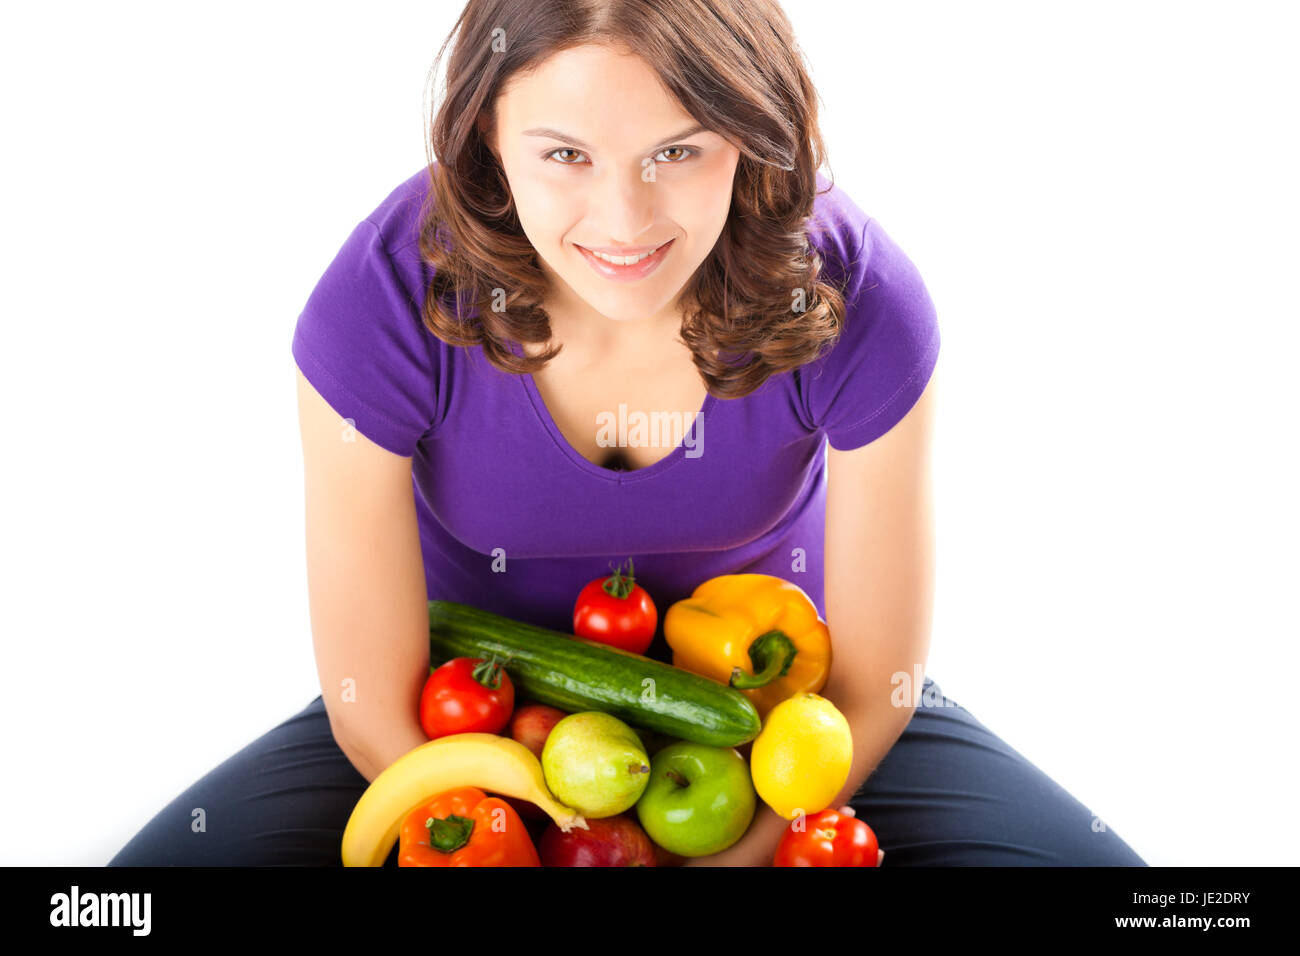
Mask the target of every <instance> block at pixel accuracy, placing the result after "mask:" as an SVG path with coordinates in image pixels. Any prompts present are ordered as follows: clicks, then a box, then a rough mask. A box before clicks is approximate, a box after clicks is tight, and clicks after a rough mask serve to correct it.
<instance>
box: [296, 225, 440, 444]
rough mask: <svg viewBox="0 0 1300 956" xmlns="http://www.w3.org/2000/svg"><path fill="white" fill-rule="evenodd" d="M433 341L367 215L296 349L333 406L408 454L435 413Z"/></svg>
mask: <svg viewBox="0 0 1300 956" xmlns="http://www.w3.org/2000/svg"><path fill="white" fill-rule="evenodd" d="M434 339H435V336H434V335H433V333H432V332H430V331H429V330H428V329H427V328H426V327H425V326H424V323H423V321H422V318H421V316H420V308H419V305H418V304H417V302H416V300H415V298H414V297H413V291H412V290H411V289H409V288H408V287H407V284H406V283H404V282H403V279H402V277H401V276H400V275H399V272H398V270H397V268H396V267H395V265H394V262H393V259H392V258H391V257H390V255H389V253H388V252H387V251H386V249H385V244H384V240H383V237H382V235H381V233H380V231H379V228H378V227H377V226H376V225H375V224H374V223H373V222H371V221H370V220H369V219H363V220H362V221H361V222H360V223H358V224H357V227H356V228H355V229H354V230H353V231H352V234H351V235H350V236H348V238H347V240H346V241H345V242H344V243H343V247H342V248H341V249H340V250H339V251H338V253H337V255H335V257H334V261H333V262H331V263H330V264H329V266H328V268H326V270H325V274H324V275H323V276H321V278H320V281H319V282H318V283H317V284H316V287H315V289H313V290H312V292H311V295H310V297H309V298H308V300H307V304H306V306H305V307H304V308H303V311H302V313H301V314H300V315H299V316H298V323H297V326H296V327H295V329H294V334H293V347H292V351H293V357H294V360H295V361H296V362H297V363H298V368H299V369H301V370H302V374H303V375H304V376H305V377H306V379H307V381H309V382H311V384H312V385H313V386H314V387H315V388H316V390H317V391H318V392H320V394H321V396H322V397H323V398H324V399H325V400H326V401H327V402H329V404H330V407H331V408H333V409H334V410H335V411H336V412H338V414H339V415H340V416H341V417H343V418H345V419H352V421H353V426H354V427H355V428H356V430H357V431H359V432H361V434H363V435H365V436H366V437H367V438H369V439H370V440H371V441H373V442H374V443H375V444H377V445H380V446H381V447H383V448H386V449H388V450H389V451H391V452H393V454H395V455H401V456H403V457H408V458H409V457H411V456H413V455H414V454H415V451H416V448H417V446H418V444H419V442H420V439H421V438H422V437H424V436H425V435H426V434H427V433H429V432H430V431H431V430H432V429H433V425H434V419H435V417H436V414H437V407H438V405H437V387H438V370H437V367H436V364H435V359H434V356H435V355H436V354H438V353H437V351H436V350H435V349H434V348H433V344H432V342H433V340H434Z"/></svg>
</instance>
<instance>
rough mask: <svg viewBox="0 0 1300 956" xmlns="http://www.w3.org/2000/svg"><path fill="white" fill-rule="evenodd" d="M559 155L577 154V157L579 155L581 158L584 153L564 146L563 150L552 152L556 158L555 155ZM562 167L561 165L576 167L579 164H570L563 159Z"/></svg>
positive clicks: (561, 161)
mask: <svg viewBox="0 0 1300 956" xmlns="http://www.w3.org/2000/svg"><path fill="white" fill-rule="evenodd" d="M557 153H574V154H576V155H578V156H581V155H582V153H580V152H578V150H576V149H573V148H572V147H570V146H562V147H561V148H559V149H557V150H553V151H552V152H551V155H552V156H554V155H556V154H557ZM560 165H561V166H576V165H578V164H577V163H574V162H569V161H568V160H564V159H562V160H560Z"/></svg>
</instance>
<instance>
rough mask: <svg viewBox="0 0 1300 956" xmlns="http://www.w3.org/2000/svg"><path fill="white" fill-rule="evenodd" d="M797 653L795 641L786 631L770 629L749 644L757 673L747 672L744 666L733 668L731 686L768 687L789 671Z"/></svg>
mask: <svg viewBox="0 0 1300 956" xmlns="http://www.w3.org/2000/svg"><path fill="white" fill-rule="evenodd" d="M795 653H796V651H795V646H794V641H792V640H790V638H789V637H788V636H786V634H785V632H784V631H768V632H767V633H766V634H763V635H761V636H760V637H756V638H755V639H754V641H753V643H752V644H750V645H749V659H750V660H751V661H752V662H753V663H754V667H755V668H756V671H755V673H753V674H747V673H746V672H745V670H744V668H742V667H734V668H732V670H731V686H732V687H734V688H736V690H753V689H754V688H756V687H766V686H767V685H768V684H770V683H771V682H772V681H774V680H776V679H777V678H778V677H784V676H785V675H786V674H787V673H789V671H790V665H791V664H793V663H794V657H795Z"/></svg>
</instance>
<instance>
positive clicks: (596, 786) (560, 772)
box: [542, 710, 650, 818]
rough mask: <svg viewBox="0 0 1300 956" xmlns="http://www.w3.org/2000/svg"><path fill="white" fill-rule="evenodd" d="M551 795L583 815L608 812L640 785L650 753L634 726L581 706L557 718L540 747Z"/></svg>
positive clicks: (627, 804) (619, 808)
mask: <svg viewBox="0 0 1300 956" xmlns="http://www.w3.org/2000/svg"><path fill="white" fill-rule="evenodd" d="M542 774H543V776H544V777H545V778H546V786H547V787H549V788H550V790H551V793H553V794H555V799H557V800H559V801H560V802H561V803H563V804H564V805H565V806H569V807H572V808H573V809H575V810H577V811H578V812H579V813H581V814H582V815H583V816H584V817H596V818H599V817H612V816H614V815H615V814H619V813H622V812H623V811H624V810H628V809H630V808H631V807H632V805H633V804H634V803H636V802H637V800H638V798H640V796H641V794H642V793H643V792H644V791H645V787H646V781H647V780H649V779H650V758H649V757H648V756H647V755H646V751H645V744H643V743H642V742H641V738H640V737H638V736H637V735H636V732H635V731H634V730H633V729H632V728H631V727H629V726H628V725H627V724H625V723H623V721H621V720H619V719H618V718H617V717H614V716H612V715H611V714H605V713H602V712H600V711H598V710H584V711H581V712H580V713H577V714H569V716H567V717H565V718H564V719H563V720H561V721H559V722H558V723H557V724H556V725H555V726H554V727H552V728H551V732H550V734H549V735H547V737H546V744H545V745H544V746H543V747H542Z"/></svg>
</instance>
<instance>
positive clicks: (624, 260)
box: [587, 247, 662, 266]
mask: <svg viewBox="0 0 1300 956" xmlns="http://www.w3.org/2000/svg"><path fill="white" fill-rule="evenodd" d="M660 248H662V247H660ZM587 251H588V252H590V253H591V254H592V255H593V256H595V257H596V258H597V259H601V260H603V261H605V262H610V263H613V264H614V265H616V266H630V265H632V263H634V262H640V261H641V260H642V259H644V258H645V257H646V256H649V255H653V254H654V253H655V252H657V251H658V249H651V250H650V251H649V252H643V253H641V255H639V256H607V255H605V253H603V252H597V251H596V250H594V249H588V250H587Z"/></svg>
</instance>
